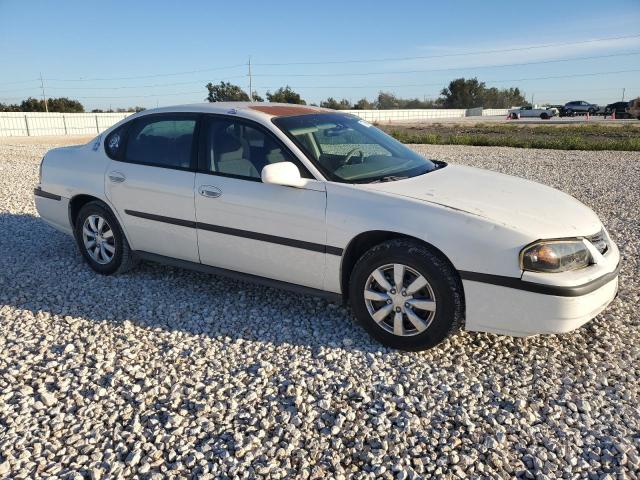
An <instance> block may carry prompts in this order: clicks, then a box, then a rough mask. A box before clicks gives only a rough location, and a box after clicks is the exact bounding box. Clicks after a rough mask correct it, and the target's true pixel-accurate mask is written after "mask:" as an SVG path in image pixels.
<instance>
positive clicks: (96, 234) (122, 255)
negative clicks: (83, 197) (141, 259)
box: [75, 202, 135, 275]
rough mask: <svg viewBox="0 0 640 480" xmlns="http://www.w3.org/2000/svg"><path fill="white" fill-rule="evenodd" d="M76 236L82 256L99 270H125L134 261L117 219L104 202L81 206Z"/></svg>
mask: <svg viewBox="0 0 640 480" xmlns="http://www.w3.org/2000/svg"><path fill="white" fill-rule="evenodd" d="M75 237H76V243H77V244H78V248H79V249H80V253H82V257H83V258H84V259H85V261H86V262H87V264H89V266H90V267H91V268H92V269H93V270H95V271H96V272H98V273H101V274H103V275H111V274H113V273H124V272H126V271H127V270H129V269H130V268H131V267H132V266H134V264H135V258H134V256H133V252H132V251H131V248H130V247H129V243H128V242H127V239H126V238H125V236H124V234H123V233H122V229H121V228H120V224H119V223H118V220H117V219H116V217H115V216H114V215H113V213H111V211H110V210H109V208H108V207H107V206H106V205H104V204H103V203H102V202H89V203H87V204H86V205H84V206H83V207H82V208H81V209H80V212H79V213H78V216H77V218H76V222H75Z"/></svg>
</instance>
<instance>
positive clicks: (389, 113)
mask: <svg viewBox="0 0 640 480" xmlns="http://www.w3.org/2000/svg"><path fill="white" fill-rule="evenodd" d="M341 112H345V113H351V114H353V115H356V116H358V117H360V118H362V119H363V120H366V121H367V122H378V123H397V122H416V121H420V120H423V119H428V118H459V117H464V116H465V115H466V112H467V111H466V110H465V109H452V108H448V109H444V108H434V109H423V108H415V109H406V110H341Z"/></svg>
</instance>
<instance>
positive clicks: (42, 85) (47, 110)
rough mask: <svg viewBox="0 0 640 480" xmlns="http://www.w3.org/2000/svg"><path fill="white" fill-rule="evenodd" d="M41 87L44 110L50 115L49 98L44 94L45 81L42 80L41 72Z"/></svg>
mask: <svg viewBox="0 0 640 480" xmlns="http://www.w3.org/2000/svg"><path fill="white" fill-rule="evenodd" d="M40 87H41V88H42V100H44V109H45V110H46V112H47V113H49V105H47V96H46V95H45V93H44V80H43V79H42V72H40Z"/></svg>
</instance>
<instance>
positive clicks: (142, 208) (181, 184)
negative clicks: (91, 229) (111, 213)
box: [105, 161, 199, 262]
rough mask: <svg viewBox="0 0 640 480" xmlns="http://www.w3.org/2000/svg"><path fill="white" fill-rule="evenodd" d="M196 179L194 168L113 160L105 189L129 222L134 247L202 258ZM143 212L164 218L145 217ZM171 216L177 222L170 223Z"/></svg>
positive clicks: (108, 170)
mask: <svg viewBox="0 0 640 480" xmlns="http://www.w3.org/2000/svg"><path fill="white" fill-rule="evenodd" d="M112 177H113V178H112ZM121 177H124V180H119V178H121ZM114 179H115V180H114ZM194 181H195V173H194V172H189V171H183V170H174V169H168V168H161V167H153V166H149V165H136V164H133V163H125V162H119V161H111V163H110V165H109V168H108V169H107V175H106V176H105V183H106V185H105V190H106V192H107V196H108V198H109V200H110V201H111V203H112V204H113V205H114V207H115V208H116V210H117V211H118V214H119V215H120V218H122V220H123V222H124V223H125V228H126V230H127V233H128V236H129V241H130V242H131V247H132V248H133V249H134V250H143V251H146V252H151V253H157V254H158V255H166V256H169V257H174V258H179V259H182V260H188V261H191V262H198V261H199V257H198V243H197V233H196V229H195V211H194V205H193V198H194ZM127 212H129V213H127ZM141 214H142V215H145V216H146V217H163V218H161V219H150V218H142V217H141V216H140V215H141ZM170 220H173V221H174V223H168V222H169V221H170ZM176 220H182V222H175V221H176ZM176 223H182V224H181V225H177V224H176Z"/></svg>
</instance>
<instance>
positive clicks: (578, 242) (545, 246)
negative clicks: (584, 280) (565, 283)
mask: <svg viewBox="0 0 640 480" xmlns="http://www.w3.org/2000/svg"><path fill="white" fill-rule="evenodd" d="M592 263H593V258H592V257H591V253H589V250H588V249H587V246H586V245H585V244H584V241H583V240H582V239H578V238H576V239H568V240H542V241H540V242H536V243H534V244H532V245H528V246H527V247H525V248H524V249H523V250H522V252H521V253H520V268H522V270H529V271H531V272H548V273H558V272H566V271H568V270H578V269H580V268H584V267H588V266H589V265H591V264H592Z"/></svg>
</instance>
